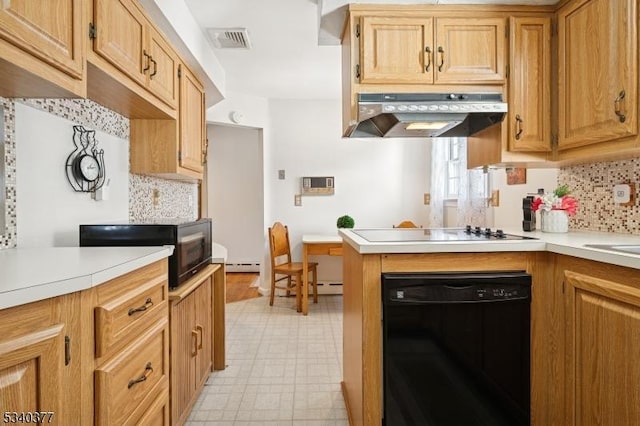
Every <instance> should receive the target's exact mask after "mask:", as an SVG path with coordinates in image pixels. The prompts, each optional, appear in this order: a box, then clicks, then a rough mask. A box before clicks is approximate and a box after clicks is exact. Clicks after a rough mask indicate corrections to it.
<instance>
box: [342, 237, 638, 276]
mask: <svg viewBox="0 0 640 426" xmlns="http://www.w3.org/2000/svg"><path fill="white" fill-rule="evenodd" d="M504 232H506V233H508V234H514V235H522V236H526V237H533V238H538V239H537V240H502V241H495V240H492V241H486V242H484V241H434V242H431V241H427V242H419V241H401V242H369V241H367V240H365V239H364V238H362V237H360V236H359V235H356V234H355V233H353V232H352V231H351V230H349V229H340V231H339V233H340V235H341V236H342V237H343V238H344V241H345V242H347V243H348V244H349V245H351V246H352V247H353V248H355V249H356V250H357V251H358V252H359V253H362V254H375V253H473V252H506V251H549V252H552V253H559V254H565V255H568V256H575V257H580V258H584V259H589V260H595V261H598V262H605V263H610V264H613V265H619V266H626V267H630V268H635V269H640V256H638V255H633V254H626V253H618V252H613V251H607V250H601V249H596V248H590V247H585V244H640V236H638V235H625V234H616V233H609V232H577V231H576V232H574V231H570V232H566V233H558V234H555V233H547V232H541V231H533V232H523V231H522V230H513V229H504Z"/></svg>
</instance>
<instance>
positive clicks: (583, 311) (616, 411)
mask: <svg viewBox="0 0 640 426" xmlns="http://www.w3.org/2000/svg"><path fill="white" fill-rule="evenodd" d="M564 276H565V293H566V305H565V306H566V327H567V329H566V339H567V340H566V390H567V392H566V407H567V408H566V420H565V424H566V425H596V424H611V425H637V424H640V364H638V354H640V286H638V285H637V282H636V285H628V282H627V281H625V280H617V279H616V278H617V277H616V276H615V275H613V276H610V277H607V278H599V277H597V276H592V275H591V273H589V272H588V271H585V273H577V272H573V271H565V273H564ZM636 281H637V280H636Z"/></svg>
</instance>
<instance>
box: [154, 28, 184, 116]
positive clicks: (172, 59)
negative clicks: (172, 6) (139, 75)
mask: <svg viewBox="0 0 640 426" xmlns="http://www.w3.org/2000/svg"><path fill="white" fill-rule="evenodd" d="M147 45H148V46H149V90H151V92H152V93H153V94H154V95H156V96H157V97H159V98H161V99H162V100H163V101H165V102H166V103H167V104H169V105H172V106H177V105H178V90H179V87H178V83H179V80H178V67H179V66H180V61H179V59H178V56H177V55H176V53H175V52H174V50H173V48H172V47H171V45H169V43H167V41H166V40H165V39H164V38H163V37H162V35H160V33H158V32H157V31H156V30H155V29H153V28H152V29H151V31H149V43H148V44H147Z"/></svg>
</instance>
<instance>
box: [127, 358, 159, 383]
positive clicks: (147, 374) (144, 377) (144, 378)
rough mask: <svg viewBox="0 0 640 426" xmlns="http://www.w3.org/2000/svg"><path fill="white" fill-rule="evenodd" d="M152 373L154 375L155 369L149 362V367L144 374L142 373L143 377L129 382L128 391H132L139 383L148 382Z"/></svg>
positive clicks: (145, 368)
mask: <svg viewBox="0 0 640 426" xmlns="http://www.w3.org/2000/svg"><path fill="white" fill-rule="evenodd" d="M151 373H153V368H152V367H151V363H150V362H148V363H147V365H146V366H145V367H144V373H142V376H140V377H138V378H137V379H132V380H129V384H128V385H127V389H131V388H132V387H133V386H135V385H137V384H138V383H141V382H144V381H145V380H147V378H148V377H149V375H151Z"/></svg>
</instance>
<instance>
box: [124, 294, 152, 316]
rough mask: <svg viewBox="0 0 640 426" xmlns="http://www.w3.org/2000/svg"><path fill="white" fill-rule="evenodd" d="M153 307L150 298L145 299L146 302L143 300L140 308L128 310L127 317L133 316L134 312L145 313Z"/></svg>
mask: <svg viewBox="0 0 640 426" xmlns="http://www.w3.org/2000/svg"><path fill="white" fill-rule="evenodd" d="M152 306H153V301H152V300H151V298H150V297H149V298H147V300H145V302H144V305H142V306H140V307H139V308H131V309H129V316H131V315H133V314H135V313H136V312H144V311H146V310H147V309H148V308H150V307H152Z"/></svg>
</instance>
